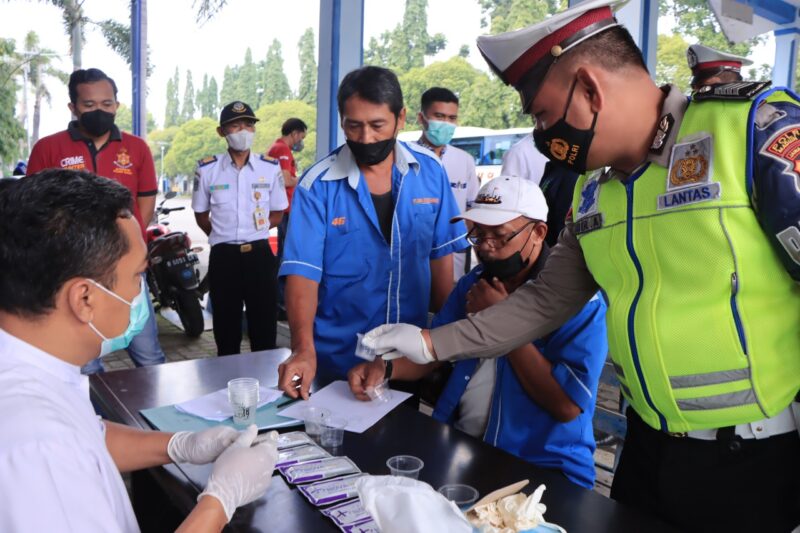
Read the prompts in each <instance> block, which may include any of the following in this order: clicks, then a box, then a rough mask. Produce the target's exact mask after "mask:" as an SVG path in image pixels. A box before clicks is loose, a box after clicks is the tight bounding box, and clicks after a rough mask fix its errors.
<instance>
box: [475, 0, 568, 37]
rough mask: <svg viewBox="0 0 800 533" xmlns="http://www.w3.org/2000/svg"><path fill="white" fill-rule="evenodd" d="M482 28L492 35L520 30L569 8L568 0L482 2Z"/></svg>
mask: <svg viewBox="0 0 800 533" xmlns="http://www.w3.org/2000/svg"><path fill="white" fill-rule="evenodd" d="M480 4H481V12H482V14H483V18H482V19H481V27H482V28H487V27H488V28H490V31H491V33H492V34H497V33H503V32H507V31H512V30H518V29H520V28H524V27H526V26H530V25H531V24H534V23H536V22H540V21H542V20H544V19H545V17H547V16H548V15H552V14H553V13H557V12H558V11H561V10H563V9H566V7H567V1H566V0H480Z"/></svg>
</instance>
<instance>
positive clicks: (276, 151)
mask: <svg viewBox="0 0 800 533" xmlns="http://www.w3.org/2000/svg"><path fill="white" fill-rule="evenodd" d="M267 155H268V156H270V157H274V158H275V159H277V160H278V162H279V163H280V165H281V170H288V171H289V172H290V173H291V175H292V177H293V178H296V177H297V165H295V162H294V155H292V148H291V146H289V145H288V144H286V143H285V142H284V140H283V139H282V138H279V139H276V140H275V142H274V143H272V146H270V148H269V152H267ZM292 196H294V187H286V198H288V199H289V207H287V208H286V212H287V213H288V212H289V210H290V209H291V207H292Z"/></svg>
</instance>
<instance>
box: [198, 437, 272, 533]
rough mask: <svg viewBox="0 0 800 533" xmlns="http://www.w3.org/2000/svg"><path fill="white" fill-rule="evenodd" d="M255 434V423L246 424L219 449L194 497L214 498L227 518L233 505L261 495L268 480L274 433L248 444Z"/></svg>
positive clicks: (234, 509)
mask: <svg viewBox="0 0 800 533" xmlns="http://www.w3.org/2000/svg"><path fill="white" fill-rule="evenodd" d="M257 433H258V428H256V426H255V425H251V426H249V427H248V428H247V429H245V430H244V431H242V433H241V434H240V435H239V437H238V438H237V439H236V440H235V441H234V442H233V444H231V445H230V446H228V448H227V449H226V450H225V451H224V452H222V454H221V455H220V456H219V458H218V459H217V460H216V462H215V463H214V469H213V470H212V471H211V475H210V476H209V477H208V483H206V490H204V491H203V492H201V493H200V496H198V497H197V499H198V500H199V499H200V498H202V497H203V496H213V497H215V498H216V499H218V500H219V501H220V503H222V507H223V509H224V510H225V516H227V517H228V521H230V519H231V517H232V516H233V513H234V511H236V508H237V507H239V506H241V505H245V504H248V503H250V502H252V501H255V500H257V499H258V498H260V497H261V496H263V495H264V493H265V492H266V491H267V488H268V487H269V483H270V481H272V472H273V470H275V463H276V462H277V461H278V445H277V442H276V441H277V438H278V433H277V432H275V431H272V432H270V433H269V434H268V435H267V437H266V438H264V437H262V439H259V442H258V443H257V444H256V445H255V446H252V447H251V444H253V441H254V440H255V438H256V434H257Z"/></svg>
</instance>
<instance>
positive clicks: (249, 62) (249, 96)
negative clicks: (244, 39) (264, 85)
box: [234, 48, 259, 108]
mask: <svg viewBox="0 0 800 533" xmlns="http://www.w3.org/2000/svg"><path fill="white" fill-rule="evenodd" d="M258 86H259V76H258V66H257V65H256V64H255V63H253V53H252V52H251V51H250V48H248V49H247V51H246V52H245V53H244V64H243V65H242V66H241V67H239V75H238V77H237V79H236V92H235V97H234V100H241V101H242V102H245V103H246V104H248V105H250V106H253V108H256V107H258V88H259V87H258Z"/></svg>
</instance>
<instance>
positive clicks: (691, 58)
mask: <svg viewBox="0 0 800 533" xmlns="http://www.w3.org/2000/svg"><path fill="white" fill-rule="evenodd" d="M686 62H687V63H688V64H689V68H690V69H692V90H693V91H696V90H697V89H699V88H700V87H702V86H703V85H714V84H715V83H733V82H737V81H742V66H746V65H752V64H753V62H752V61H750V60H749V59H747V58H746V57H740V56H737V55H733V54H729V53H727V52H721V51H719V50H715V49H713V48H710V47H708V46H705V45H702V44H693V45H691V46H690V47H689V48H687V49H686Z"/></svg>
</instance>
